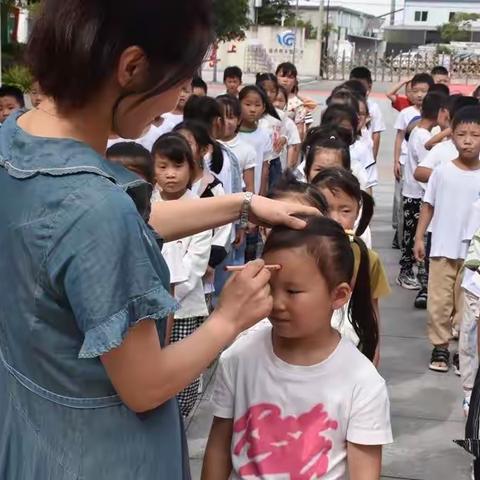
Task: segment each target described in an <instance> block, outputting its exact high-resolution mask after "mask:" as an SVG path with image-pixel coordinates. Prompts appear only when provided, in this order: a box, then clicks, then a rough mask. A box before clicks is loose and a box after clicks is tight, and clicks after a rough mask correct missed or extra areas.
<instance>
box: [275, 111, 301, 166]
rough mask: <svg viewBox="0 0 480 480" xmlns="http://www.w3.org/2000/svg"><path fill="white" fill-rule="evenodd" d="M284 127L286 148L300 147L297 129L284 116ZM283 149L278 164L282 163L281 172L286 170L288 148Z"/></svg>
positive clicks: (291, 121) (293, 123) (290, 120)
mask: <svg viewBox="0 0 480 480" xmlns="http://www.w3.org/2000/svg"><path fill="white" fill-rule="evenodd" d="M284 122H285V123H284V127H285V135H286V136H287V147H289V146H291V145H300V144H301V143H302V140H301V138H300V133H299V132H298V128H297V126H296V125H295V122H294V121H293V120H292V119H291V118H289V117H288V116H285V119H284ZM287 147H285V148H284V149H283V150H282V153H281V154H280V162H281V163H282V170H285V169H286V168H287V166H288V165H287V162H288V148H287Z"/></svg>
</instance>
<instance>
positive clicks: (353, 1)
mask: <svg viewBox="0 0 480 480" xmlns="http://www.w3.org/2000/svg"><path fill="white" fill-rule="evenodd" d="M323 1H324V5H325V6H326V5H327V2H328V0H323ZM290 2H291V3H292V4H293V5H295V3H296V0H290ZM299 3H300V5H302V4H303V5H306V4H307V5H319V0H299ZM330 5H339V6H343V7H347V8H353V9H354V10H359V11H361V12H365V13H370V14H372V15H376V16H378V15H383V14H384V13H389V12H390V11H391V8H390V5H391V3H390V0H341V1H340V0H330ZM402 7H403V0H396V6H395V9H400V8H402ZM397 15H398V14H397ZM400 15H401V14H400Z"/></svg>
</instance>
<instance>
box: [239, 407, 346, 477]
mask: <svg viewBox="0 0 480 480" xmlns="http://www.w3.org/2000/svg"><path fill="white" fill-rule="evenodd" d="M281 413H282V412H281V410H280V408H279V407H278V406H277V405H272V404H269V403H262V404H259V405H254V406H253V407H251V408H250V409H249V410H248V412H247V413H246V414H245V415H244V416H243V417H242V418H240V419H238V420H237V421H236V422H235V424H234V426H233V430H234V432H235V433H242V432H243V434H242V435H241V437H240V439H239V441H238V442H237V444H236V445H235V447H234V450H233V453H234V454H235V455H237V456H239V455H241V454H242V451H243V449H244V448H247V450H246V454H247V457H248V462H247V463H246V464H245V465H243V466H242V467H241V468H240V469H239V472H238V473H239V474H240V475H241V476H244V475H245V476H246V475H255V476H262V475H275V474H276V475H280V474H290V479H291V480H310V479H311V478H312V477H313V476H316V477H322V476H323V475H325V474H326V473H327V472H328V453H329V452H330V450H331V449H332V447H333V443H332V441H331V440H329V439H327V438H325V437H324V436H323V435H322V434H323V433H324V432H326V431H327V430H337V428H338V422H337V421H336V420H332V419H330V418H329V416H328V413H327V412H326V411H325V409H324V406H323V404H321V403H320V404H318V405H315V406H314V407H313V408H312V409H311V410H310V411H309V412H307V413H303V414H301V415H299V416H298V417H295V416H287V417H282V416H281Z"/></svg>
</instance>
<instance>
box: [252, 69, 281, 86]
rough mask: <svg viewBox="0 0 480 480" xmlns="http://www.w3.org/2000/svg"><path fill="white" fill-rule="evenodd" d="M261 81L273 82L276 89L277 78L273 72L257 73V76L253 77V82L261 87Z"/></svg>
mask: <svg viewBox="0 0 480 480" xmlns="http://www.w3.org/2000/svg"><path fill="white" fill-rule="evenodd" d="M263 82H273V83H274V84H275V86H276V87H277V90H278V79H277V76H276V75H275V74H274V73H257V76H256V78H255V84H256V85H257V86H259V87H260V88H263V87H262V83H263Z"/></svg>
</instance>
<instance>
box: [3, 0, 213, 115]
mask: <svg viewBox="0 0 480 480" xmlns="http://www.w3.org/2000/svg"><path fill="white" fill-rule="evenodd" d="M2 3H3V2H2ZM213 23H214V19H213V15H212V8H211V1H210V0H186V1H181V2H175V1H171V2H159V1H158V0H135V1H131V2H113V1H98V0H68V1H66V0H42V2H41V8H40V12H39V14H38V15H36V19H35V22H34V25H33V30H32V32H31V35H30V39H29V43H28V49H27V62H28V66H29V67H30V70H31V72H32V75H33V77H34V78H36V79H37V80H38V82H39V84H40V86H41V88H42V90H43V92H44V93H45V95H47V96H49V97H53V98H54V99H55V102H56V104H57V106H58V107H59V108H60V109H61V110H67V109H72V108H80V107H82V106H85V105H86V104H87V103H88V102H90V101H92V100H93V99H94V98H96V95H98V92H99V91H100V90H102V89H103V88H104V87H105V84H106V82H108V81H110V79H111V77H112V75H113V74H114V72H116V70H117V66H118V62H119V59H120V57H121V55H122V53H123V52H124V51H125V49H127V48H128V47H131V46H132V45H135V46H137V47H138V48H139V49H141V50H142V52H144V53H145V62H146V65H147V67H146V69H145V76H144V77H142V82H141V84H140V83H139V84H137V85H136V86H135V88H132V89H130V90H129V93H130V94H133V93H135V94H139V93H143V97H141V98H140V99H139V102H141V101H143V100H144V99H145V98H152V97H154V96H157V95H159V94H160V93H162V92H166V91H168V90H169V89H171V88H172V87H174V86H175V85H178V84H179V83H181V82H182V81H186V80H187V79H189V78H191V77H192V76H193V74H194V72H195V71H196V70H197V69H198V68H199V67H200V65H201V63H202V60H203V59H204V57H205V53H206V51H207V50H208V48H209V46H210V45H211V43H212V41H213ZM126 91H127V89H125V92H126Z"/></svg>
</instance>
